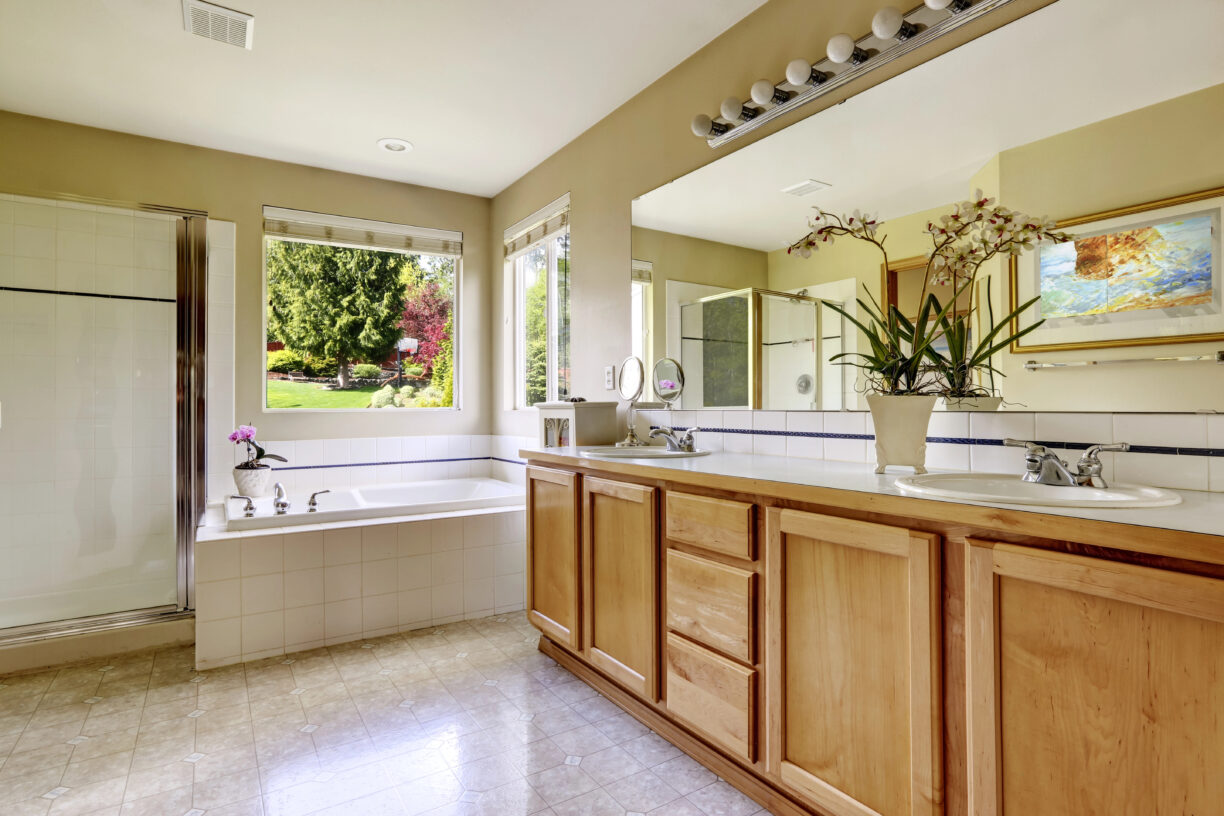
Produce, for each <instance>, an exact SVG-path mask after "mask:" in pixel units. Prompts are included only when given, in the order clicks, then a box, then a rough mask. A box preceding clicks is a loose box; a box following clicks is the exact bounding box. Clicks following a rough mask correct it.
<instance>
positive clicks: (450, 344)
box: [430, 312, 455, 408]
mask: <svg viewBox="0 0 1224 816" xmlns="http://www.w3.org/2000/svg"><path fill="white" fill-rule="evenodd" d="M454 334H455V313H454V312H451V313H450V314H449V315H447V317H446V336H445V338H444V339H443V340H442V343H441V346H440V348H439V350H438V354H437V356H436V357H434V367H433V379H432V380H431V381H430V384H431V385H433V386H434V387H435V388H437V389H438V390H439V391H441V392H442V405H443V406H444V407H446V408H450V407H452V406H453V405H454V404H455V340H454Z"/></svg>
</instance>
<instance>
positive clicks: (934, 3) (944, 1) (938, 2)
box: [922, 0, 952, 11]
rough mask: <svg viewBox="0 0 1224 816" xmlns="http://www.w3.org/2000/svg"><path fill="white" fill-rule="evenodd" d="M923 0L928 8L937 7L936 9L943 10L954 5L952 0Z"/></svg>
mask: <svg viewBox="0 0 1224 816" xmlns="http://www.w3.org/2000/svg"><path fill="white" fill-rule="evenodd" d="M922 1H923V2H924V3H926V7H927V8H929V9H935V10H936V11H942V10H944V9H946V8H947V7H948V6H950V5H952V0H922Z"/></svg>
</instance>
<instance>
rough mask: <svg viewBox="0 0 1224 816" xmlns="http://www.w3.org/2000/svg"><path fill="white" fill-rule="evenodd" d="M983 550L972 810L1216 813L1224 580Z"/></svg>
mask: <svg viewBox="0 0 1224 816" xmlns="http://www.w3.org/2000/svg"><path fill="white" fill-rule="evenodd" d="M972 550H973V551H972V553H971V560H972V561H973V562H975V563H976V564H977V569H975V570H973V571H972V572H971V584H970V596H971V604H972V605H971V614H972V615H974V617H975V621H974V622H973V624H972V625H973V630H974V631H973V636H972V637H971V639H970V656H969V660H970V665H971V667H972V666H977V665H978V664H979V663H983V664H985V663H993V667H992V668H993V673H994V677H993V678H991V677H990V673H989V671H988V670H984V671H983V672H981V673H979V674H975V675H972V676H971V683H972V687H971V689H970V700H971V710H970V719H971V729H972V730H971V733H973V734H974V735H975V736H976V735H978V734H979V733H980V734H981V739H979V740H978V741H976V742H975V744H974V745H973V752H972V754H971V756H972V761H973V762H974V764H975V766H978V767H980V775H979V772H978V768H977V767H975V772H974V774H973V776H972V778H973V780H974V784H973V786H971V797H972V802H971V806H972V809H973V813H975V814H982V816H998V814H1008V815H1010V816H1020V815H1021V814H1030V813H1041V814H1042V815H1043V816H1148V815H1149V814H1157V815H1159V814H1179V815H1180V814H1207V813H1216V812H1220V811H1221V803H1224V775H1222V774H1221V773H1220V757H1221V756H1224V717H1221V713H1220V712H1221V707H1220V694H1221V691H1224V622H1222V621H1221V617H1220V614H1219V613H1220V604H1221V602H1224V582H1222V581H1219V580H1214V579H1210V578H1200V577H1192V576H1184V575H1173V574H1162V573H1160V571H1158V570H1150V569H1146V568H1141V567H1130V566H1129V565H1116V564H1108V563H1100V562H1096V561H1094V560H1093V559H1088V558H1079V557H1073V556H1065V555H1059V554H1046V553H1039V552H1024V551H1022V550H1020V548H1004V547H1002V546H1000V547H996V548H995V550H994V551H992V550H991V549H988V548H986V547H980V546H977V547H973V548H972ZM1118 566H1127V567H1128V569H1127V570H1125V573H1126V574H1125V575H1119V574H1118V572H1117V570H1116V567H1118ZM987 567H989V568H990V569H989V571H987V569H986V568H987ZM1144 570H1146V572H1147V573H1149V574H1148V575H1147V578H1148V580H1147V581H1146V582H1144V581H1142V580H1140V579H1141V578H1142V575H1141V574H1139V573H1136V572H1135V571H1139V572H1142V571H1144ZM1015 573H1019V574H1022V575H1023V576H1024V577H1014V574H1015ZM992 614H993V616H992V617H987V616H990V615H992ZM991 646H993V647H994V648H993V650H992V649H991ZM990 680H993V681H994V682H993V683H991V684H990V685H987V683H988V682H989V681H990ZM979 729H980V730H979ZM992 729H993V734H992ZM990 737H993V738H990ZM980 777H981V781H980V782H979V778H980Z"/></svg>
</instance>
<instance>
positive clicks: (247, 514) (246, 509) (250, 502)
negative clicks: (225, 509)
mask: <svg viewBox="0 0 1224 816" xmlns="http://www.w3.org/2000/svg"><path fill="white" fill-rule="evenodd" d="M230 498H231V499H239V500H241V501H244V502H246V504H244V505H243V506H242V516H243V518H254V517H255V500H254V499H252V498H251V497H250V496H243V495H240V494H235V495H233V496H230Z"/></svg>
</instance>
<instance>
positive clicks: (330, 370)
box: [302, 357, 340, 377]
mask: <svg viewBox="0 0 1224 816" xmlns="http://www.w3.org/2000/svg"><path fill="white" fill-rule="evenodd" d="M303 365H304V367H303V369H302V370H303V371H304V372H305V373H306V376H307V377H334V376H336V372H337V371H338V370H339V369H340V366H339V365H337V363H336V358H335V357H307V358H306V361H305V363H304V364H303Z"/></svg>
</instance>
